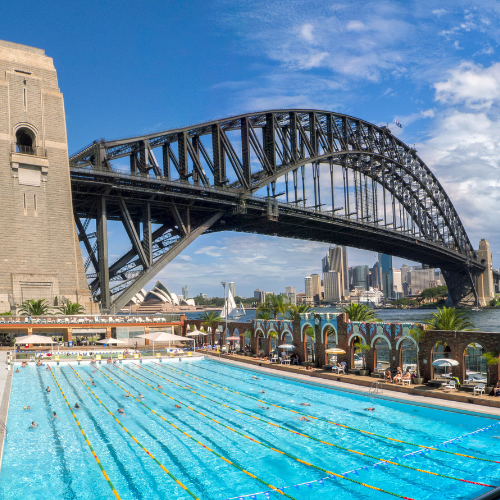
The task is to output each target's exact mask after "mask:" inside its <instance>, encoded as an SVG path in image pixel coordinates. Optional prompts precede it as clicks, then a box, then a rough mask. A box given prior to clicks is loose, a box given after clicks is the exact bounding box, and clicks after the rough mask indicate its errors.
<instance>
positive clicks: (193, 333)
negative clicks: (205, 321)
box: [186, 330, 208, 337]
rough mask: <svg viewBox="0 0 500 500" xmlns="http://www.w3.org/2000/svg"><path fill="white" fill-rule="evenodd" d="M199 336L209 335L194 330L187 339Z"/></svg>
mask: <svg viewBox="0 0 500 500" xmlns="http://www.w3.org/2000/svg"><path fill="white" fill-rule="evenodd" d="M198 335H208V333H205V332H201V331H200V330H193V331H192V332H189V333H188V334H187V335H186V336H187V337H196V336H198Z"/></svg>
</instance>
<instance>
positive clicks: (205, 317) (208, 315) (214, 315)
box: [196, 311, 223, 326]
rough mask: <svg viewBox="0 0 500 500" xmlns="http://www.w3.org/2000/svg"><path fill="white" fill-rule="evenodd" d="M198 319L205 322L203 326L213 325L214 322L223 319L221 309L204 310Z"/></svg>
mask: <svg viewBox="0 0 500 500" xmlns="http://www.w3.org/2000/svg"><path fill="white" fill-rule="evenodd" d="M196 319H200V320H201V321H202V322H203V326H211V325H212V323H215V322H217V321H223V318H222V317H221V315H220V313H219V311H204V312H203V313H202V314H200V315H199V316H198V318H196Z"/></svg>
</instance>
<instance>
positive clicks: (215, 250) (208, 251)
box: [194, 246, 226, 257]
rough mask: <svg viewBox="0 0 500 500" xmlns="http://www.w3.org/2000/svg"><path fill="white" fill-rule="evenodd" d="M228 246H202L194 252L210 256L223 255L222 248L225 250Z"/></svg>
mask: <svg viewBox="0 0 500 500" xmlns="http://www.w3.org/2000/svg"><path fill="white" fill-rule="evenodd" d="M225 249H226V247H219V246H208V247H202V248H200V249H199V250H196V252H194V253H195V254H201V255H208V256H210V257H222V254H223V253H222V250H225Z"/></svg>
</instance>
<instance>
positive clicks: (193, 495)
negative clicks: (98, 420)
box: [69, 364, 200, 500]
mask: <svg viewBox="0 0 500 500" xmlns="http://www.w3.org/2000/svg"><path fill="white" fill-rule="evenodd" d="M69 367H70V368H71V369H72V370H73V372H74V374H75V375H76V376H77V377H78V378H79V379H80V382H81V383H82V384H83V385H84V386H85V387H86V388H87V389H88V390H89V391H90V392H91V394H92V395H93V396H94V397H95V398H96V399H97V401H99V403H100V404H101V405H102V406H103V407H104V409H105V410H106V411H107V412H108V413H109V414H110V415H111V416H112V417H113V418H114V419H115V421H116V422H117V423H118V425H119V426H120V427H121V428H122V429H123V430H124V431H125V432H126V433H127V434H128V435H129V436H130V437H131V438H132V440H133V441H134V442H135V443H136V444H137V445H138V446H139V447H140V448H142V450H143V451H144V452H146V454H147V455H148V456H149V457H151V458H152V459H153V460H154V461H155V462H156V463H157V464H158V465H159V466H160V467H161V468H162V470H163V471H164V472H166V473H167V474H168V476H170V478H171V479H173V480H174V481H175V482H176V483H177V484H178V485H179V486H180V487H181V488H182V489H183V490H184V491H185V492H186V493H188V494H189V495H191V496H192V497H193V498H195V499H196V500H200V499H199V498H198V497H197V496H196V495H195V494H194V493H193V492H192V491H190V490H189V489H188V488H187V486H185V485H184V484H182V483H181V482H180V481H179V480H178V479H177V478H176V477H175V476H174V475H173V474H172V473H171V472H170V471H169V470H167V468H166V467H165V466H164V465H163V464H162V463H161V462H160V461H159V460H158V459H157V458H156V457H155V456H153V454H152V453H151V452H149V451H148V450H147V449H146V448H144V446H143V445H142V444H141V443H140V442H139V441H138V440H137V439H136V438H135V437H134V436H133V435H132V434H131V433H130V431H129V430H128V429H127V428H126V427H125V426H124V425H123V424H122V423H121V422H120V421H119V420H118V419H117V418H116V417H115V415H114V414H113V412H111V411H110V410H108V408H107V406H106V405H105V404H104V403H103V402H102V401H101V400H100V399H99V398H98V397H97V396H96V394H95V393H94V391H93V390H92V389H91V388H90V387H89V386H88V385H87V384H86V383H85V381H84V380H83V379H82V377H80V375H78V373H77V372H76V370H75V369H74V368H73V367H72V366H71V364H70V365H69Z"/></svg>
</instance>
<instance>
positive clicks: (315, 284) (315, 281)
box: [311, 274, 321, 302]
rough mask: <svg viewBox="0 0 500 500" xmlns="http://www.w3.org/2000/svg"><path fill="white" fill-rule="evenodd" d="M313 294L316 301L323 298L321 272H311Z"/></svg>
mask: <svg viewBox="0 0 500 500" xmlns="http://www.w3.org/2000/svg"><path fill="white" fill-rule="evenodd" d="M311 283H312V296H313V301H314V302H319V301H320V300H321V277H320V275H319V274H311Z"/></svg>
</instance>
